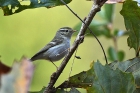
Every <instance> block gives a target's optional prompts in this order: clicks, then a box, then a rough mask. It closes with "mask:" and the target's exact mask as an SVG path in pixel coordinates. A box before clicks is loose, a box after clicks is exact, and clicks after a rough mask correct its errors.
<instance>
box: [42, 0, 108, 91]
mask: <svg viewBox="0 0 140 93" xmlns="http://www.w3.org/2000/svg"><path fill="white" fill-rule="evenodd" d="M105 2H106V0H105V1H101V2H100V4H99V3H98V4H93V6H92V9H91V11H90V13H89V15H88V17H87V18H86V20H85V22H84V23H85V24H84V23H83V24H84V25H82V27H81V29H80V31H79V33H78V35H77V38H76V40H75V41H74V43H73V45H72V46H71V48H70V51H69V52H68V54H67V55H66V57H65V58H64V60H63V61H62V63H61V65H60V66H59V68H58V70H57V71H56V72H54V73H53V74H52V76H51V80H50V82H49V84H48V86H47V88H46V89H45V91H44V93H52V92H54V91H56V90H55V88H54V87H53V86H54V84H55V83H56V81H57V79H58V78H59V76H60V74H61V73H62V71H63V70H64V68H65V66H66V65H67V63H68V61H69V60H70V58H71V56H72V55H73V53H74V52H75V50H76V49H77V47H78V45H79V42H80V41H81V40H83V39H84V34H85V32H86V29H87V27H88V26H89V24H90V23H91V21H92V19H93V17H94V16H95V14H96V13H97V12H98V11H100V7H101V6H102V5H103V4H104V3H105Z"/></svg>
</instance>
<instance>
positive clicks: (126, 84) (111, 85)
mask: <svg viewBox="0 0 140 93" xmlns="http://www.w3.org/2000/svg"><path fill="white" fill-rule="evenodd" d="M94 71H95V74H96V79H95V81H94V83H93V86H92V90H94V91H93V92H94V93H133V92H134V90H135V83H134V78H133V75H132V74H131V73H124V72H122V71H120V70H119V69H116V70H112V69H111V68H110V67H109V66H108V65H105V66H102V65H101V64H100V63H99V62H97V63H95V65H94ZM90 93H92V91H90Z"/></svg>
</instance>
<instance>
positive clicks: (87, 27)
mask: <svg viewBox="0 0 140 93" xmlns="http://www.w3.org/2000/svg"><path fill="white" fill-rule="evenodd" d="M61 2H62V3H63V4H64V5H65V6H66V7H67V8H68V9H69V10H70V11H71V12H72V13H73V14H74V15H75V16H76V17H77V18H78V19H79V20H80V21H81V22H82V23H83V24H84V25H85V26H86V29H88V30H89V31H90V33H91V34H92V35H93V36H94V37H95V39H96V40H97V42H98V43H99V45H100V46H101V49H102V51H103V54H104V57H105V60H106V64H108V61H107V57H106V54H105V50H104V48H103V46H102V44H101V42H100V40H99V39H98V38H97V37H96V35H95V34H94V33H93V31H92V30H91V29H90V28H89V26H88V25H89V24H86V23H85V22H84V21H83V20H82V19H81V18H80V17H79V16H78V15H77V14H76V13H75V12H74V11H73V10H72V9H71V8H70V7H69V6H68V5H67V4H66V3H65V2H64V1H63V0H61Z"/></svg>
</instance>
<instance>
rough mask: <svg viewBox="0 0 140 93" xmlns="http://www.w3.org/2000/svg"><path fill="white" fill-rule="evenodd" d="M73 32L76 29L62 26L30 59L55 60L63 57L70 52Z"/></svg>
mask: <svg viewBox="0 0 140 93" xmlns="http://www.w3.org/2000/svg"><path fill="white" fill-rule="evenodd" d="M73 32H74V30H73V29H72V28H70V27H63V28H60V29H59V30H58V31H57V32H56V35H55V37H54V38H53V39H52V40H51V41H50V42H49V43H48V44H47V45H46V46H45V47H44V48H43V49H41V50H40V51H39V52H38V53H36V54H35V55H34V56H33V57H32V58H31V59H30V60H31V61H35V60H39V59H45V60H49V61H51V62H55V61H58V60H60V59H62V58H63V57H64V56H65V55H66V54H67V53H68V49H69V48H70V39H71V36H72V34H73Z"/></svg>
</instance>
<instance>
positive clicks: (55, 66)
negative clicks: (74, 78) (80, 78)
mask: <svg viewBox="0 0 140 93" xmlns="http://www.w3.org/2000/svg"><path fill="white" fill-rule="evenodd" d="M50 61H51V60H50ZM51 62H52V63H53V65H54V66H55V67H56V69H57V70H58V67H57V66H56V65H55V64H54V62H53V61H51Z"/></svg>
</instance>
